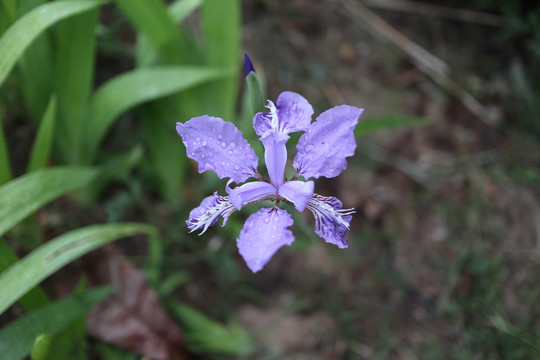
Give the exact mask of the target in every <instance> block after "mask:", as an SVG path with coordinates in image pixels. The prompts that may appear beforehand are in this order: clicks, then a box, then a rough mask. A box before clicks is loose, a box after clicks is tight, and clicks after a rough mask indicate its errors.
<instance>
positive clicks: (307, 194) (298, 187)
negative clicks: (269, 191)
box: [278, 181, 314, 212]
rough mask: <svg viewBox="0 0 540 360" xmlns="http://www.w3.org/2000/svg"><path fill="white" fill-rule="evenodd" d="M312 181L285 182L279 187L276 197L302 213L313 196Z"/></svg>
mask: <svg viewBox="0 0 540 360" xmlns="http://www.w3.org/2000/svg"><path fill="white" fill-rule="evenodd" d="M313 186H314V184H313V181H306V182H304V181H287V182H286V183H285V184H283V185H281V186H280V187H279V190H278V195H280V196H283V197H284V198H285V199H287V200H289V201H290V202H292V203H293V204H294V207H295V208H296V210H298V211H300V212H302V211H304V209H305V208H306V205H307V204H308V201H309V199H311V196H312V195H313Z"/></svg>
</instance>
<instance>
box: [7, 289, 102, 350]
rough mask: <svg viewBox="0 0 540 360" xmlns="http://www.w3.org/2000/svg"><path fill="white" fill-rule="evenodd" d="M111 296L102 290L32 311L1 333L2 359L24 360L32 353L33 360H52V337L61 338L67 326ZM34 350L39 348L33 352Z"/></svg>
mask: <svg viewBox="0 0 540 360" xmlns="http://www.w3.org/2000/svg"><path fill="white" fill-rule="evenodd" d="M109 293H110V289H108V288H101V289H97V290H93V291H88V292H86V293H84V294H82V295H76V296H72V297H68V298H65V299H62V300H59V301H56V302H53V303H51V304H48V305H46V306H43V307H41V308H39V309H37V310H35V311H32V312H31V313H29V314H28V315H26V316H24V317H22V318H20V319H18V320H16V321H15V322H13V323H11V324H9V325H8V326H6V327H4V328H3V329H2V330H0V353H1V354H2V357H3V358H5V359H21V358H23V357H25V356H27V355H28V354H30V352H31V351H32V357H33V359H47V358H50V357H48V356H49V355H48V350H49V348H48V347H49V345H50V340H51V336H53V335H55V334H58V333H59V332H60V331H62V329H64V328H66V326H69V325H70V324H71V323H73V322H74V321H76V320H77V319H79V318H80V317H81V316H82V315H84V313H85V312H86V311H87V310H88V309H90V308H91V307H92V306H93V305H95V304H97V303H99V302H100V301H102V300H103V299H104V298H105V297H106V296H107V295H108V294H109ZM36 340H37V342H36ZM34 344H35V345H34ZM34 347H36V348H35V349H34V350H32V349H33V348H34ZM57 359H58V357H57Z"/></svg>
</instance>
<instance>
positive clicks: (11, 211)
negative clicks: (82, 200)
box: [0, 167, 97, 288]
mask: <svg viewBox="0 0 540 360" xmlns="http://www.w3.org/2000/svg"><path fill="white" fill-rule="evenodd" d="M96 175H97V171H96V170H94V169H92V168H88V167H57V168H54V169H43V170H38V171H34V172H32V173H30V174H27V175H24V176H21V177H20V178H18V179H15V180H12V181H10V182H9V183H7V184H5V185H3V186H2V187H0V204H1V206H0V236H1V235H3V234H4V233H5V232H6V231H7V230H9V229H10V228H12V227H13V226H15V225H16V224H17V223H18V222H19V221H21V220H22V219H24V218H25V217H27V216H28V215H30V214H32V213H33V212H34V211H35V210H37V209H38V208H40V207H41V206H42V205H44V204H46V203H48V202H49V201H51V200H53V199H55V198H57V197H58V196H60V195H62V194H64V193H66V192H68V191H71V190H74V189H76V188H79V187H82V186H84V185H86V184H87V183H88V182H90V181H91V180H92V179H93V178H94V177H95V176H96ZM0 288H1V287H0Z"/></svg>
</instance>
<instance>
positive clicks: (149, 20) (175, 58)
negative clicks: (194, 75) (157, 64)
mask: <svg viewBox="0 0 540 360" xmlns="http://www.w3.org/2000/svg"><path fill="white" fill-rule="evenodd" d="M115 1H116V3H117V4H118V6H119V7H120V9H122V12H124V14H125V15H126V16H127V17H128V18H129V19H130V20H131V22H133V24H134V25H135V27H136V28H137V29H138V30H139V31H140V32H141V33H142V34H144V36H145V37H146V38H147V39H148V41H149V42H150V44H152V45H153V46H154V48H155V49H156V50H161V51H163V54H164V55H165V57H166V58H167V60H168V61H169V62H172V63H180V62H185V60H186V59H188V58H189V57H190V53H191V52H190V51H188V50H189V49H188V46H187V42H186V40H185V39H184V37H183V36H182V33H181V32H180V31H179V29H178V28H177V26H176V24H175V23H174V21H173V19H172V18H171V16H170V15H169V13H168V12H167V8H166V7H165V4H164V3H163V2H162V1H160V0H115Z"/></svg>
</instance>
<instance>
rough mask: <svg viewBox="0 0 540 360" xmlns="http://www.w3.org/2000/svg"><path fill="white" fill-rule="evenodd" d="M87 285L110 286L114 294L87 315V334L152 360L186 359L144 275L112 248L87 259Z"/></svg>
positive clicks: (179, 339) (178, 335)
mask: <svg viewBox="0 0 540 360" xmlns="http://www.w3.org/2000/svg"><path fill="white" fill-rule="evenodd" d="M86 269H87V271H88V278H89V282H90V283H91V285H106V284H110V285H112V287H113V289H114V293H113V295H112V296H111V297H109V298H108V299H107V300H106V301H104V302H102V303H101V304H100V305H98V306H97V307H95V308H93V309H92V310H91V311H90V312H89V313H88V315H87V327H88V333H89V334H90V335H91V336H93V337H95V338H97V339H99V340H102V341H105V342H107V343H110V344H114V345H116V346H118V347H121V348H124V349H126V350H129V351H132V352H135V353H138V354H141V355H143V356H146V357H148V358H150V359H155V360H177V359H186V356H185V345H184V340H183V337H182V334H181V332H180V329H179V328H178V327H177V325H176V324H175V323H174V322H173V321H172V320H171V319H170V317H169V316H168V315H167V313H166V312H165V310H164V308H163V306H162V304H161V302H160V300H159V298H158V297H157V295H156V293H155V292H154V291H153V290H152V288H150V286H148V283H147V282H146V279H145V277H144V275H143V274H142V273H141V271H140V270H138V269H137V268H136V267H135V266H133V265H132V264H131V263H130V262H129V261H128V259H127V258H126V257H125V256H123V255H122V254H121V253H120V252H118V251H117V250H115V248H114V247H112V246H108V247H103V248H101V249H99V250H97V251H95V252H94V253H92V254H91V255H90V256H89V257H88V259H87V266H86Z"/></svg>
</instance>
